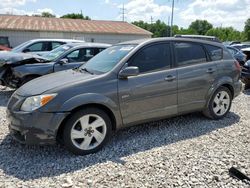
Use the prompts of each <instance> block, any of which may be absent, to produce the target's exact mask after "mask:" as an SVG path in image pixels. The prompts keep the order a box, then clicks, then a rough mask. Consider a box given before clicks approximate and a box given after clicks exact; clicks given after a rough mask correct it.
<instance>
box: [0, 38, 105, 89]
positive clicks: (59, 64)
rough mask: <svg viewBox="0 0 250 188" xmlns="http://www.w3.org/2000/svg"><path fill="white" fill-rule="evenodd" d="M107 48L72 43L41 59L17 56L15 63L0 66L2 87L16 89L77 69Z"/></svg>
mask: <svg viewBox="0 0 250 188" xmlns="http://www.w3.org/2000/svg"><path fill="white" fill-rule="evenodd" d="M108 47H110V45H108V44H98V43H72V44H65V45H62V46H60V47H58V48H56V49H55V50H53V51H51V52H49V53H48V54H46V55H43V56H41V57H39V56H31V55H29V56H27V54H17V56H16V57H15V60H16V61H14V62H12V63H10V62H9V63H6V64H4V65H2V67H1V64H0V80H1V83H2V85H5V86H8V87H12V88H18V87H20V86H21V85H23V84H25V83H27V82H28V81H30V80H33V79H35V78H38V77H40V76H43V75H45V74H50V73H53V72H58V71H62V70H66V69H73V68H77V67H79V66H80V65H82V64H83V63H85V62H87V61H88V60H90V59H91V58H92V57H94V56H95V55H96V54H98V53H99V52H101V51H102V50H104V49H106V48H108ZM24 55H25V56H24ZM1 69H2V71H1Z"/></svg>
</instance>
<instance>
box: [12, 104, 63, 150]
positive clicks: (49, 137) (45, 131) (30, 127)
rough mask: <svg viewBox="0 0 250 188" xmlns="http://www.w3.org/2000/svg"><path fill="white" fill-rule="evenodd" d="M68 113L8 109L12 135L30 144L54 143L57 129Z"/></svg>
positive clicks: (21, 141)
mask: <svg viewBox="0 0 250 188" xmlns="http://www.w3.org/2000/svg"><path fill="white" fill-rule="evenodd" d="M66 116H67V113H42V112H38V111H35V112H32V113H27V112H21V111H18V112H15V111H11V110H9V109H8V110H7V118H8V120H9V130H10V133H11V135H12V137H13V138H14V139H15V140H17V141H18V142H20V143H23V144H28V145H37V144H39V145H44V144H54V143H55V142H56V136H57V130H58V128H59V126H60V124H61V123H62V121H63V119H64V118H65V117H66Z"/></svg>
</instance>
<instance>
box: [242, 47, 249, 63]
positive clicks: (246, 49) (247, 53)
mask: <svg viewBox="0 0 250 188" xmlns="http://www.w3.org/2000/svg"><path fill="white" fill-rule="evenodd" d="M241 51H242V52H243V53H244V54H245V55H246V56H247V57H246V61H248V60H250V47H249V48H243V49H241Z"/></svg>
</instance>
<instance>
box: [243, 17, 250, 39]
mask: <svg viewBox="0 0 250 188" xmlns="http://www.w3.org/2000/svg"><path fill="white" fill-rule="evenodd" d="M244 32H245V35H246V39H247V40H250V18H248V19H247V21H246V22H245V28H244Z"/></svg>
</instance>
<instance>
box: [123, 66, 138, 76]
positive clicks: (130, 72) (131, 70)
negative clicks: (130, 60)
mask: <svg viewBox="0 0 250 188" xmlns="http://www.w3.org/2000/svg"><path fill="white" fill-rule="evenodd" d="M138 74H139V68H138V67H126V68H125V69H123V70H121V71H120V73H119V77H120V78H121V79H126V78H128V77H130V76H137V75H138Z"/></svg>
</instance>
